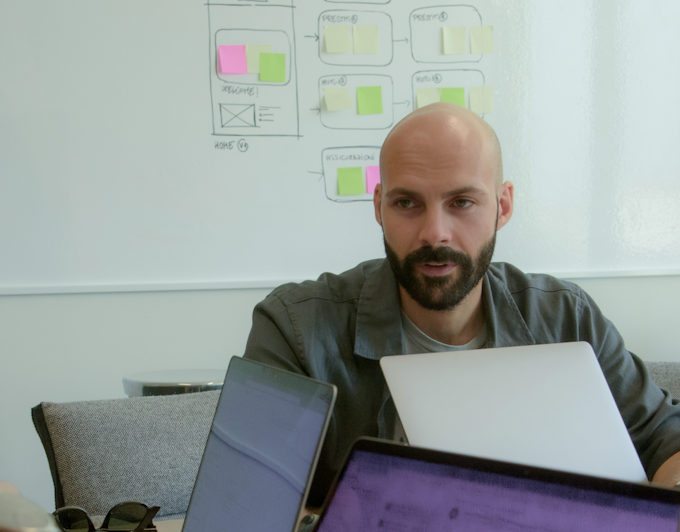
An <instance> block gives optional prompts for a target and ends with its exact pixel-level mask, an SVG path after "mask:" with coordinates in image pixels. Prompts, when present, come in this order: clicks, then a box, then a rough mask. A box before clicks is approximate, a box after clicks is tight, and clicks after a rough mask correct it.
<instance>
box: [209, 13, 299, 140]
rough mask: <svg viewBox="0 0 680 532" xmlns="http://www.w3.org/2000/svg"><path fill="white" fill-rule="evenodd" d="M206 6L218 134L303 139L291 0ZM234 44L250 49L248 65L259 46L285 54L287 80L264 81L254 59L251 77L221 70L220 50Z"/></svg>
mask: <svg viewBox="0 0 680 532" xmlns="http://www.w3.org/2000/svg"><path fill="white" fill-rule="evenodd" d="M287 4H288V5H287ZM206 8H207V11H208V36H209V38H208V42H207V49H208V51H209V54H210V70H209V76H210V91H211V107H212V134H213V135H220V136H232V137H235V136H239V137H240V136H268V137H299V136H300V116H299V109H298V98H297V91H298V87H297V69H296V62H295V47H294V45H293V42H294V39H293V35H294V24H293V11H294V8H293V5H292V3H290V0H278V1H277V3H276V5H273V4H256V5H243V6H239V5H228V4H210V3H209V4H207V5H206ZM256 14H257V17H255V18H254V17H253V16H254V15H256ZM229 45H238V46H243V45H245V46H246V61H248V49H249V48H250V47H252V46H253V45H260V46H261V47H262V48H260V53H272V54H283V55H285V67H284V72H285V81H278V80H277V81H269V82H267V81H260V73H258V72H257V71H256V70H257V69H256V68H252V65H253V64H254V63H253V59H252V57H251V59H250V66H249V70H248V73H245V74H223V73H221V72H220V71H219V69H218V68H217V59H218V57H217V55H218V54H217V50H218V47H219V46H229ZM258 59H260V57H259V56H258Z"/></svg>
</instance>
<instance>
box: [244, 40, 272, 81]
mask: <svg viewBox="0 0 680 532" xmlns="http://www.w3.org/2000/svg"><path fill="white" fill-rule="evenodd" d="M271 51H272V46H271V44H246V62H247V64H248V74H257V73H259V72H260V54H270V53H271Z"/></svg>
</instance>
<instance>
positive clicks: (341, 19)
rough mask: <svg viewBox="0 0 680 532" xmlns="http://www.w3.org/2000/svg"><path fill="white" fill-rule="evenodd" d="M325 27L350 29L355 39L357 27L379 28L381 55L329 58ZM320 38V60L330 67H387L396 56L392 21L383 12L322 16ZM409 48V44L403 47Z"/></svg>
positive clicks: (339, 55)
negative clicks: (326, 47)
mask: <svg viewBox="0 0 680 532" xmlns="http://www.w3.org/2000/svg"><path fill="white" fill-rule="evenodd" d="M325 26H347V27H348V28H349V32H350V35H353V33H354V32H353V26H377V27H378V48H379V51H378V53H377V54H356V53H354V52H352V51H348V52H346V53H332V54H329V53H327V52H326V49H325V38H324V37H325V30H324V27H325ZM317 32H318V35H319V59H321V61H323V62H324V63H326V64H328V65H341V66H387V65H389V64H390V63H391V62H392V57H393V55H394V51H393V48H394V44H393V38H394V37H393V30H392V17H390V16H389V15H388V14H387V13H383V12H382V11H352V10H340V9H338V10H334V11H324V12H323V13H321V14H320V15H319V24H318V28H317ZM402 45H405V43H402Z"/></svg>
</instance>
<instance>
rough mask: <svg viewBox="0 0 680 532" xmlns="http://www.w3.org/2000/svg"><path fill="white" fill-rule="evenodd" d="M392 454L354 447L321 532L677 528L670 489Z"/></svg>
mask: <svg viewBox="0 0 680 532" xmlns="http://www.w3.org/2000/svg"><path fill="white" fill-rule="evenodd" d="M359 443H361V441H360V442H359ZM364 446H366V445H364ZM368 447H370V445H368ZM390 447H392V448H395V447H399V446H397V445H394V444H382V443H381V444H379V447H378V449H377V450H370V449H360V448H356V447H355V448H354V450H353V451H352V452H351V454H350V457H349V459H348V462H347V463H346V467H345V469H344V470H343V472H342V474H341V476H340V477H339V480H338V483H337V484H336V486H335V491H334V494H333V496H332V499H331V500H330V502H328V501H327V507H326V508H325V509H324V512H323V514H322V516H321V519H320V521H319V525H318V528H317V531H318V532H335V531H338V532H340V531H347V530H362V531H366V532H369V531H376V532H377V531H381V532H385V531H390V530H399V531H404V532H406V531H415V530H428V531H449V530H451V531H454V530H475V531H487V530H488V531H494V532H499V531H513V532H515V531H520V530H531V531H539V530H541V531H543V530H550V531H551V532H560V531H564V532H567V531H573V530H579V531H581V532H589V531H593V532H595V531H597V532H603V531H609V530H611V531H616V532H626V531H640V530H645V531H648V532H657V531H658V532H661V531H663V532H677V530H678V516H679V515H678V514H679V502H680V493H676V492H672V491H670V490H664V489H659V488H653V487H650V486H642V485H637V484H628V483H624V482H617V481H609V480H604V479H597V478H594V477H585V476H581V475H575V474H570V473H558V472H553V471H550V470H544V469H539V468H525V467H524V466H519V465H514V464H506V463H503V462H496V461H493V460H483V459H471V458H470V457H461V456H460V455H451V454H447V453H439V452H437V451H425V450H423V449H417V448H412V447H411V448H409V447H401V450H398V451H397V453H396V454H392V453H393V450H392V449H390ZM409 454H410V455H411V456H408V455H409ZM418 455H420V456H418ZM437 455H439V456H437ZM447 457H448V458H447ZM433 460H439V462H437V461H433ZM443 461H449V462H450V463H442V462H443ZM456 462H459V463H456Z"/></svg>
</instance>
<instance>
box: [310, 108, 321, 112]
mask: <svg viewBox="0 0 680 532" xmlns="http://www.w3.org/2000/svg"><path fill="white" fill-rule="evenodd" d="M310 111H316V114H319V113H320V112H321V109H319V108H318V107H312V108H311V109H310Z"/></svg>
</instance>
